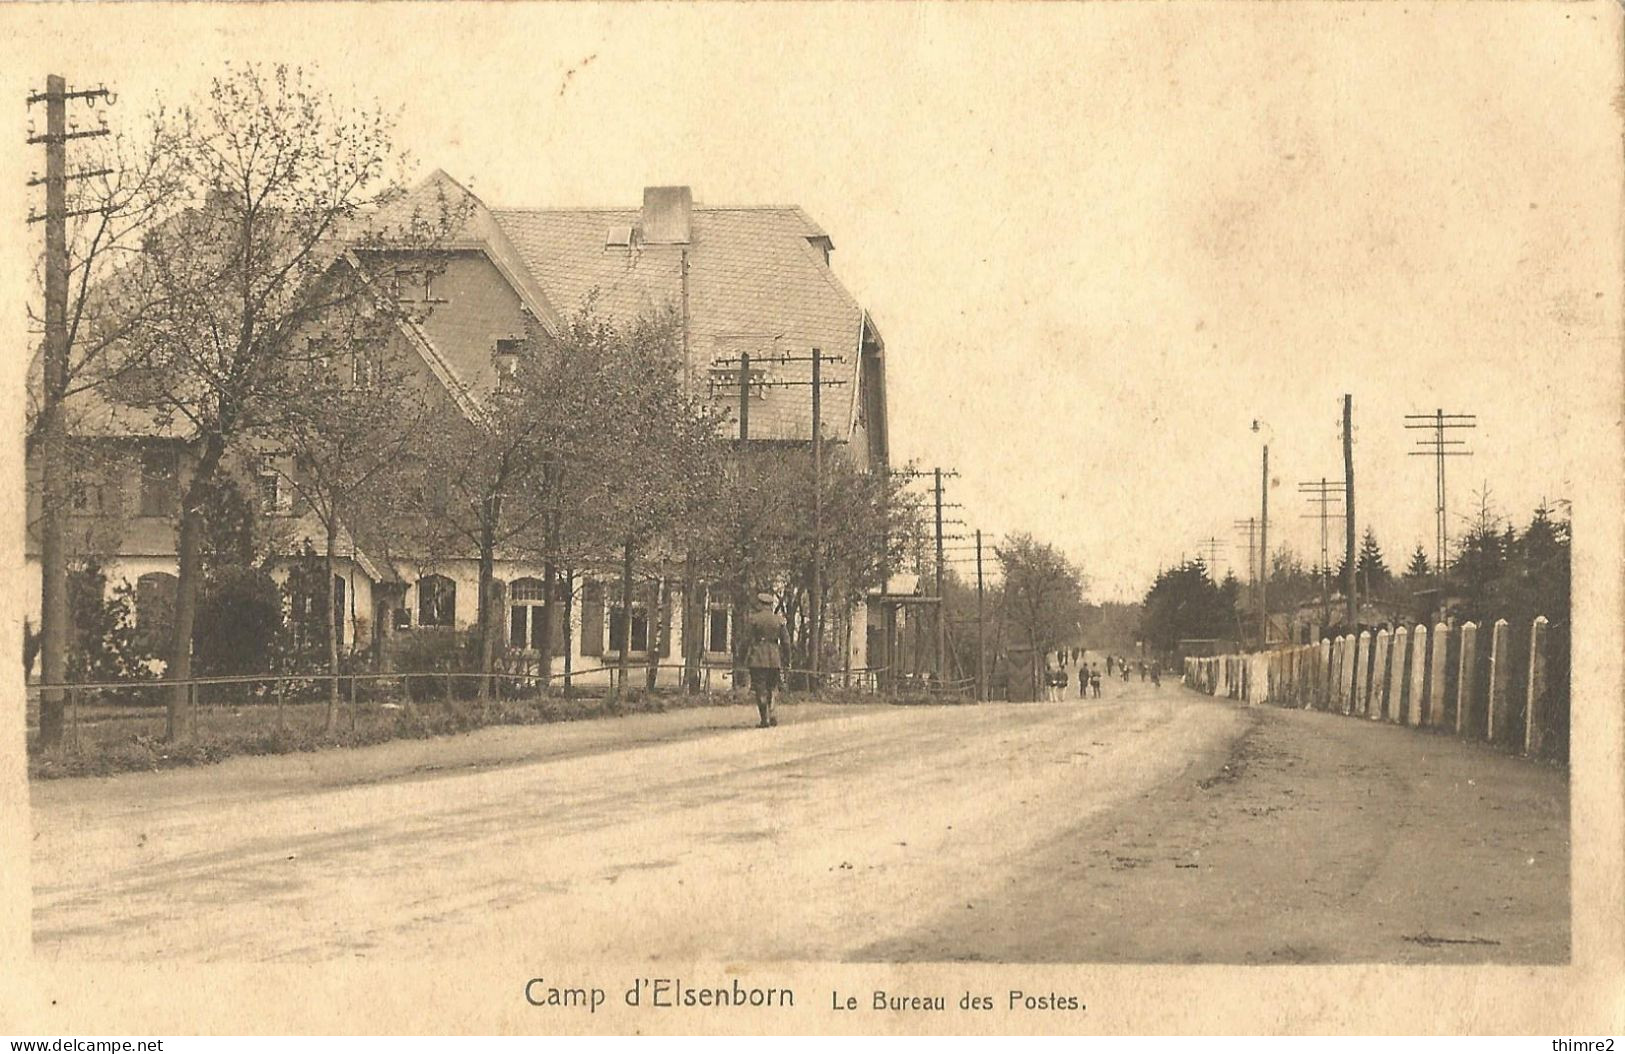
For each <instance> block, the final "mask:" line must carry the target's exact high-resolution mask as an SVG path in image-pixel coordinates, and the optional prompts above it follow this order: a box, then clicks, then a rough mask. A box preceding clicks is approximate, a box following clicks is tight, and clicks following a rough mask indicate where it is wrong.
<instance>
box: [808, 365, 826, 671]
mask: <svg viewBox="0 0 1625 1054" xmlns="http://www.w3.org/2000/svg"><path fill="white" fill-rule="evenodd" d="M823 362H824V356H823V354H822V353H821V352H820V351H819V350H818V349H817V348H814V349H813V350H812V459H813V553H812V589H811V590H809V592H810V593H811V594H812V595H811V596H810V597H809V598H808V602H809V605H810V608H811V610H810V612H809V613H810V614H811V615H812V645H811V647H809V648H808V649H807V650H808V651H809V652H811V653H812V654H811V655H810V656H809V660H810V661H809V662H808V664H807V665H808V667H809V668H810V669H811V670H812V687H813V690H814V691H817V690H818V689H819V688H820V687H821V684H820V682H819V680H818V666H819V659H820V653H821V652H822V651H823V643H824V426H823V420H822V417H821V413H820V408H821V407H822V405H823V401H822V399H821V398H820V397H821V395H822V394H823V391H824V385H823V370H822V369H821V367H822V365H823Z"/></svg>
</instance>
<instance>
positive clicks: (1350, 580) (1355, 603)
mask: <svg viewBox="0 0 1625 1054" xmlns="http://www.w3.org/2000/svg"><path fill="white" fill-rule="evenodd" d="M1343 558H1344V567H1343V592H1344V595H1345V596H1346V597H1347V599H1348V609H1349V626H1348V630H1349V632H1350V633H1358V632H1359V629H1360V598H1359V597H1358V596H1357V595H1356V593H1355V582H1354V576H1355V570H1354V396H1352V395H1348V394H1345V395H1344V396H1343Z"/></svg>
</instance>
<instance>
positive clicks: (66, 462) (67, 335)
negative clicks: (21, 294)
mask: <svg viewBox="0 0 1625 1054" xmlns="http://www.w3.org/2000/svg"><path fill="white" fill-rule="evenodd" d="M160 127H161V126H160ZM83 142H85V143H88V144H93V145H90V146H88V147H87V148H85V149H84V150H82V151H80V152H79V153H78V154H77V156H76V161H77V168H78V174H77V175H76V176H75V178H72V179H69V180H67V181H66V187H65V193H64V203H63V209H64V212H65V213H66V214H67V217H68V218H70V219H72V220H73V222H72V223H69V224H67V225H66V231H65V234H66V237H65V244H64V247H63V248H64V254H65V258H64V259H62V260H61V269H60V270H56V271H54V272H52V273H53V274H54V275H55V276H56V277H54V278H52V281H55V282H57V283H60V294H59V295H60V297H61V299H60V300H58V301H57V304H58V306H59V309H60V310H61V311H62V317H61V319H60V320H59V321H60V324H61V328H60V329H59V330H58V331H57V332H59V333H60V335H61V336H60V340H61V343H60V345H57V347H58V350H57V351H56V352H55V353H54V354H51V355H42V356H40V357H39V358H37V359H36V360H35V363H34V367H35V368H33V369H31V370H30V383H29V385H28V401H27V410H26V426H25V427H26V430H25V449H26V453H27V456H28V459H29V462H30V465H29V472H28V477H29V481H30V485H31V488H32V489H33V491H34V494H35V496H36V497H37V499H38V500H37V502H36V503H35V504H36V509H37V520H36V521H35V522H34V523H31V524H30V525H29V526H30V529H32V530H35V531H37V532H38V535H39V538H40V569H41V589H40V596H41V632H40V637H39V643H40V645H41V647H40V655H41V675H42V679H43V680H44V681H45V682H46V683H60V682H61V681H62V680H63V679H64V678H65V676H66V670H67V640H68V636H69V627H68V622H69V619H70V614H69V604H68V546H67V544H66V537H65V536H66V526H65V519H66V516H67V514H68V511H69V506H70V503H72V502H74V501H75V500H76V497H77V496H82V495H83V494H84V493H85V487H86V483H85V481H86V479H87V477H102V478H105V477H106V476H107V475H109V474H110V470H111V466H110V464H109V463H108V460H109V459H107V458H106V457H105V454H106V451H105V449H104V448H102V447H100V446H98V445H96V444H84V443H75V442H74V438H73V437H75V436H76V435H79V434H81V433H82V432H83V431H85V429H86V427H87V425H91V424H94V425H97V426H100V427H102V428H106V427H107V426H108V425H109V424H110V423H111V422H109V421H108V420H107V419H106V418H107V416H108V415H107V412H106V405H105V403H104V402H103V401H102V400H101V399H99V398H98V395H99V393H98V392H97V389H98V388H99V387H100V386H101V385H102V384H104V383H106V381H107V380H108V379H109V378H110V377H113V376H116V374H117V372H118V369H117V367H116V366H111V367H110V364H109V359H110V358H111V356H110V355H109V354H108V353H109V350H110V349H112V348H114V347H116V346H118V345H119V344H120V342H121V341H122V340H123V338H124V337H125V335H126V334H127V333H128V332H129V330H130V328H131V327H133V326H134V325H136V324H138V323H139V322H140V320H141V319H142V318H143V317H145V314H146V313H147V312H148V311H149V310H152V309H155V308H157V307H158V306H159V305H157V304H153V303H150V302H148V301H147V300H145V299H144V297H145V296H146V295H147V292H146V291H142V290H135V289H130V288H128V287H127V286H125V285H124V284H122V283H120V282H118V281H117V280H116V279H117V276H118V272H119V270H120V268H121V267H122V266H123V265H124V264H125V262H126V260H127V259H128V257H129V255H130V254H132V253H136V252H139V250H140V246H141V243H142V240H143V238H144V236H145V233H146V232H147V231H148V230H149V229H150V227H151V225H152V224H153V222H154V221H155V219H156V218H157V217H158V216H160V215H161V213H162V211H163V210H164V209H165V208H167V207H168V206H169V205H170V204H171V202H172V201H173V200H174V198H175V196H176V195H177V193H178V190H179V187H180V183H179V180H178V178H177V172H176V167H175V165H174V163H173V162H172V160H171V159H170V158H169V157H168V155H167V153H166V152H165V151H164V150H163V149H162V148H161V134H160V135H152V136H148V137H145V138H138V137H136V136H133V135H130V134H127V133H124V132H117V133H114V134H111V135H110V136H109V137H107V138H105V139H101V138H89V139H86V140H83ZM48 264H49V262H48V261H46V260H45V259H44V257H42V258H41V261H40V266H39V268H37V269H36V272H35V282H34V291H33V295H32V296H31V297H30V299H29V305H28V310H29V316H30V321H31V322H32V323H33V328H34V330H35V332H36V333H40V334H43V331H44V328H45V325H44V314H43V312H42V311H40V310H39V308H38V307H37V305H38V304H40V303H42V302H43V301H44V300H45V299H46V297H45V296H44V287H45V285H46V284H47V283H46V278H47V275H46V273H45V272H46V270H47V268H48ZM87 419H91V420H87ZM90 486H92V487H96V489H97V490H99V487H97V486H96V484H94V483H92V484H90ZM96 511H97V512H99V513H101V514H103V515H110V514H115V513H116V512H117V510H116V509H98V510H96ZM30 665H31V664H30ZM63 703H64V700H63V698H62V695H61V693H60V692H59V691H56V690H50V689H47V690H45V691H43V692H42V693H41V697H40V734H39V741H40V745H41V746H42V747H45V748H49V747H53V746H55V745H57V744H58V743H59V742H60V741H61V738H62V723H63V713H64V706H63Z"/></svg>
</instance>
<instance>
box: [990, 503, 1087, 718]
mask: <svg viewBox="0 0 1625 1054" xmlns="http://www.w3.org/2000/svg"><path fill="white" fill-rule="evenodd" d="M994 553H995V554H996V555H997V556H998V560H999V569H1000V572H1001V576H1002V577H1003V579H1004V615H1005V618H1007V619H1008V620H1009V621H1010V622H1011V623H1012V624H1013V625H1014V626H1015V627H1016V628H1017V629H1018V630H1019V631H1020V632H1021V633H1022V635H1023V636H1024V637H1025V639H1026V641H1027V645H1028V648H1029V649H1030V653H1031V658H1032V667H1031V672H1032V691H1033V694H1034V696H1035V697H1036V696H1037V693H1038V671H1039V664H1040V662H1041V661H1042V660H1043V657H1044V655H1045V654H1046V653H1048V652H1051V651H1054V650H1055V649H1056V648H1058V647H1059V646H1060V645H1061V643H1062V642H1063V641H1066V640H1070V639H1072V638H1073V637H1074V636H1075V635H1076V634H1077V632H1078V627H1079V625H1080V624H1081V622H1082V620H1083V588H1084V581H1083V571H1082V569H1081V568H1079V567H1078V566H1077V565H1076V564H1074V563H1072V561H1070V560H1068V559H1067V558H1066V556H1065V555H1064V554H1063V553H1062V552H1061V551H1060V550H1059V549H1057V548H1055V547H1054V546H1053V545H1050V544H1048V543H1046V542H1040V541H1038V540H1037V539H1035V538H1034V537H1033V536H1032V535H1030V534H1026V533H1019V532H1018V533H1015V534H1009V535H1006V536H1005V538H1004V541H1003V542H1001V543H1000V544H999V545H997V546H996V547H995V548H994Z"/></svg>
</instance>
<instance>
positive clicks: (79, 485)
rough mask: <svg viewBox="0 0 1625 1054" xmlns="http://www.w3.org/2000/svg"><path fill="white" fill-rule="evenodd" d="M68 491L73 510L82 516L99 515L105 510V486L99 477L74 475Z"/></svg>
mask: <svg viewBox="0 0 1625 1054" xmlns="http://www.w3.org/2000/svg"><path fill="white" fill-rule="evenodd" d="M68 493H69V498H70V501H71V502H72V507H73V511H74V512H76V513H78V514H80V515H82V516H99V515H101V514H102V513H103V512H104V511H106V502H107V497H106V488H105V487H104V486H103V484H102V481H101V480H99V479H87V478H85V477H84V476H76V477H74V479H73V481H72V483H70V484H69V490H68Z"/></svg>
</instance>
